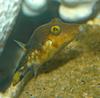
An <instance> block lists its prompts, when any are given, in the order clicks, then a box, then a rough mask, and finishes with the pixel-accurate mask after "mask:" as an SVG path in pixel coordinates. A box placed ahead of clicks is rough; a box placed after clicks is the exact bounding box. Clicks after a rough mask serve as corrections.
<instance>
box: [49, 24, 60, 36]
mask: <svg viewBox="0 0 100 98" xmlns="http://www.w3.org/2000/svg"><path fill="white" fill-rule="evenodd" d="M60 32H61V28H60V26H57V25H55V26H52V27H51V33H52V34H54V35H58V34H59V33H60Z"/></svg>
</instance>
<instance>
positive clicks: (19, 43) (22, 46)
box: [14, 40, 27, 51]
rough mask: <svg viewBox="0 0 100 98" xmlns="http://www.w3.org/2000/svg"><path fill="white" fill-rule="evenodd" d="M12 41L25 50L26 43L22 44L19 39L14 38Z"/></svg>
mask: <svg viewBox="0 0 100 98" xmlns="http://www.w3.org/2000/svg"><path fill="white" fill-rule="evenodd" d="M14 42H16V44H17V45H18V46H19V47H21V48H22V49H23V50H24V51H26V50H27V49H26V44H24V43H23V42H20V41H17V40H14Z"/></svg>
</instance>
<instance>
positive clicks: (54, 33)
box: [14, 18, 79, 84]
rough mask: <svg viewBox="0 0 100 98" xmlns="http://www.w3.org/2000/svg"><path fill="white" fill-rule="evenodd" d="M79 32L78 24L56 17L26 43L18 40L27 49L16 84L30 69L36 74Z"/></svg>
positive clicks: (15, 78)
mask: <svg viewBox="0 0 100 98" xmlns="http://www.w3.org/2000/svg"><path fill="white" fill-rule="evenodd" d="M78 33H79V26H78V24H67V23H64V22H62V21H61V20H59V19H58V18H55V19H53V20H51V21H50V22H49V23H47V24H44V25H42V26H40V27H38V28H37V29H36V30H35V31H34V32H33V35H32V36H31V38H30V40H29V41H28V43H27V44H26V45H24V44H23V43H21V42H18V41H16V42H17V44H19V45H20V46H21V47H22V48H23V49H24V50H25V51H26V55H25V56H24V59H23V60H22V63H21V66H22V67H21V68H20V69H19V70H18V71H16V73H15V76H14V84H16V83H17V82H18V81H19V80H20V79H21V78H22V77H23V76H24V75H25V73H27V71H28V70H31V71H32V70H33V73H34V75H35V76H36V75H37V73H38V70H39V68H40V67H42V66H43V64H44V63H45V62H47V61H48V60H50V59H51V58H52V57H53V56H54V55H55V54H56V53H57V52H59V51H60V50H61V49H63V48H64V47H65V46H66V45H67V44H69V43H70V42H71V41H72V40H74V38H75V37H76V36H77V34H78Z"/></svg>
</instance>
